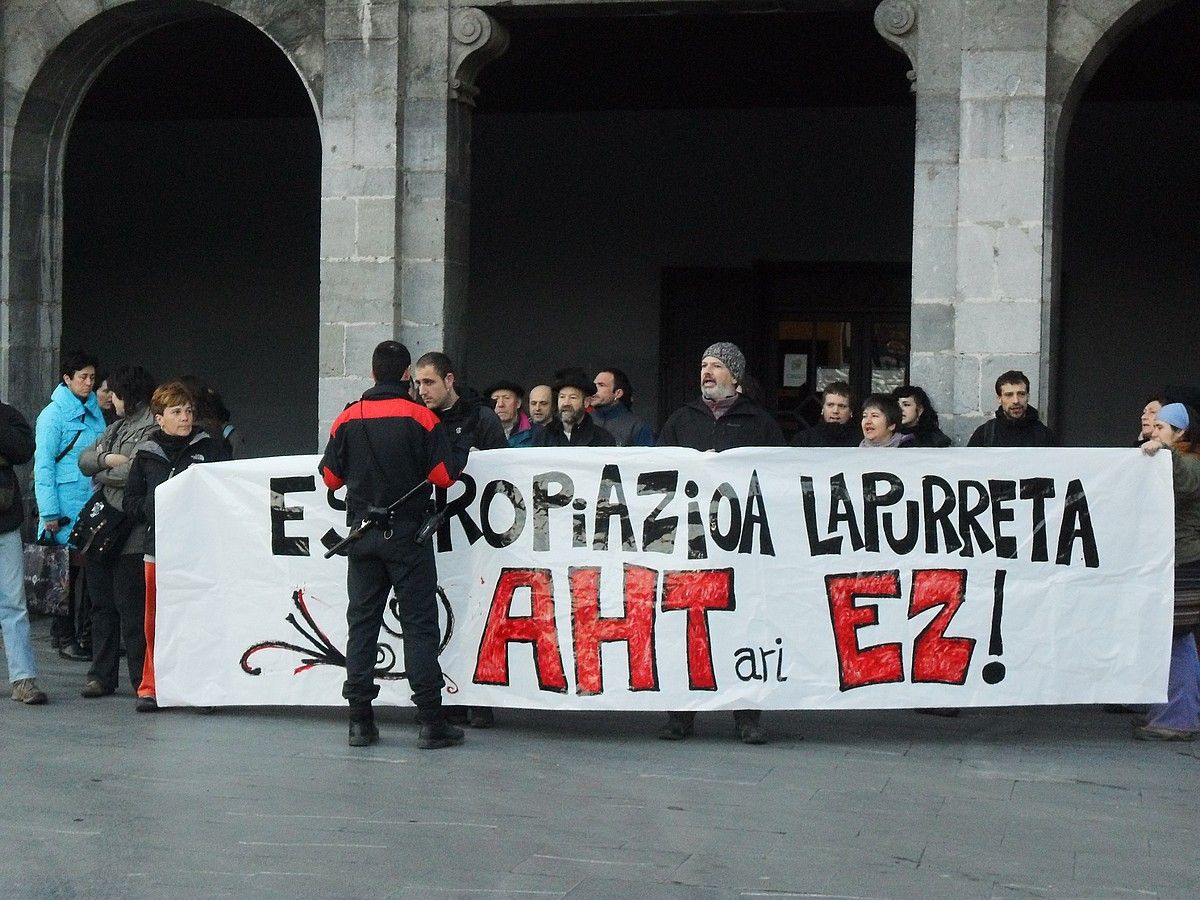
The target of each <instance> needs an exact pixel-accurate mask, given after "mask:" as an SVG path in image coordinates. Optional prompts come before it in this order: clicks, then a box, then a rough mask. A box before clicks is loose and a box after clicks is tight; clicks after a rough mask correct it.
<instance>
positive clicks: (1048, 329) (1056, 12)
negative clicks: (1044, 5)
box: [1040, 0, 1181, 397]
mask: <svg viewBox="0 0 1200 900" xmlns="http://www.w3.org/2000/svg"><path fill="white" fill-rule="evenodd" d="M1177 2H1181V0H1054V2H1052V4H1051V7H1050V21H1049V34H1048V47H1047V60H1046V170H1045V202H1044V206H1045V211H1046V212H1045V231H1044V243H1043V246H1044V247H1045V248H1047V250H1048V251H1049V252H1045V253H1043V255H1042V286H1043V294H1042V295H1043V296H1044V297H1047V298H1049V302H1048V303H1046V304H1044V306H1043V310H1044V311H1043V317H1044V321H1043V323H1042V325H1043V327H1042V354H1041V358H1042V371H1041V373H1040V375H1041V383H1042V384H1043V385H1046V391H1047V393H1048V394H1049V395H1050V396H1051V397H1053V396H1054V395H1055V393H1056V383H1057V373H1056V371H1055V367H1054V365H1053V364H1052V361H1053V360H1055V359H1056V358H1057V351H1058V346H1059V321H1060V318H1061V306H1060V304H1061V291H1062V284H1061V274H1060V265H1061V261H1062V228H1061V227H1060V223H1061V221H1062V208H1063V183H1064V178H1063V176H1064V174H1065V173H1064V168H1065V156H1066V149H1067V138H1068V136H1069V134H1070V131H1071V124H1072V121H1073V120H1074V117H1075V111H1076V109H1077V108H1078V106H1079V101H1080V98H1081V97H1082V96H1083V94H1084V92H1085V91H1086V90H1087V87H1088V85H1089V84H1090V83H1091V80H1092V76H1093V75H1094V74H1095V73H1096V70H1097V69H1099V68H1100V66H1101V65H1102V64H1103V63H1104V61H1105V60H1106V59H1108V56H1109V54H1110V53H1112V51H1113V49H1114V48H1115V47H1116V46H1117V45H1119V44H1120V43H1121V41H1123V40H1124V39H1125V38H1126V37H1127V36H1128V35H1129V34H1131V33H1132V32H1133V31H1134V30H1135V29H1136V28H1137V27H1138V26H1139V25H1141V24H1142V23H1143V22H1145V21H1147V20H1148V19H1151V18H1153V17H1154V16H1155V15H1157V14H1158V13H1160V12H1162V11H1163V10H1164V9H1167V8H1168V7H1170V6H1172V5H1174V4H1175V3H1177Z"/></svg>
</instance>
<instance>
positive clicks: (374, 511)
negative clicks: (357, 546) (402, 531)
mask: <svg viewBox="0 0 1200 900" xmlns="http://www.w3.org/2000/svg"><path fill="white" fill-rule="evenodd" d="M429 485H430V482H428V481H422V482H421V483H420V484H418V485H416V486H414V487H413V489H412V490H411V491H409V492H408V493H406V494H405V495H404V496H403V497H401V498H400V499H399V500H397V501H396V502H395V503H393V504H392V505H391V506H387V507H383V508H380V507H370V508H369V509H368V511H367V515H366V516H365V517H363V520H362V521H361V522H359V523H358V524H357V525H356V526H354V528H352V529H351V530H350V533H349V534H348V535H346V536H345V537H344V538H342V539H341V540H340V541H338V542H337V543H336V544H333V545H332V546H330V545H328V544H327V545H326V546H327V547H328V548H329V549H328V550H326V551H325V558H326V559H329V558H330V557H332V556H335V555H337V554H338V553H340V552H341V551H343V550H345V549H346V548H347V547H348V546H350V545H351V544H353V543H354V542H355V541H357V540H358V539H359V538H360V537H362V536H363V535H364V534H366V533H367V532H368V531H370V530H371V529H372V528H378V527H379V526H380V525H382V524H384V523H386V522H387V521H388V520H389V519H391V517H392V514H393V513H395V512H396V510H398V509H399V508H400V507H401V506H403V505H404V504H405V503H407V502H408V501H410V500H414V499H416V497H417V496H418V495H419V494H420V493H421V491H424V490H428V489H429ZM434 518H435V519H437V520H439V521H440V519H441V516H440V515H439V516H435V517H434ZM426 527H428V523H426V526H425V527H422V528H421V532H420V533H419V534H418V535H417V538H418V540H417V543H418V544H423V543H424V542H425V538H428V535H427V534H425V530H426ZM434 527H435V528H436V527H437V526H436V524H435V525H434ZM330 534H331V535H332V534H333V532H332V531H331V532H330Z"/></svg>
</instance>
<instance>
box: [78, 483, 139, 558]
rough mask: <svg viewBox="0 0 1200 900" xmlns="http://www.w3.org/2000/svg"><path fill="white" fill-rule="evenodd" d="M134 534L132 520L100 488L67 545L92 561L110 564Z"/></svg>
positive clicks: (86, 507) (86, 506)
mask: <svg viewBox="0 0 1200 900" xmlns="http://www.w3.org/2000/svg"><path fill="white" fill-rule="evenodd" d="M132 531H133V523H132V522H131V521H130V520H129V517H128V516H127V515H125V513H124V512H122V511H121V510H119V509H118V508H117V507H115V506H113V505H112V504H111V503H109V502H108V500H106V499H105V497H104V488H100V489H99V490H97V491H96V493H94V494H92V496H91V497H90V498H89V499H88V502H87V503H85V504H84V505H83V509H81V510H80V511H79V518H78V519H76V520H75V527H74V528H72V529H71V538H70V540H69V541H68V543H69V544H70V545H71V546H72V547H74V548H75V549H76V550H78V551H79V552H80V553H82V554H83V555H84V556H87V557H89V558H90V559H99V560H100V561H101V562H108V561H109V560H110V559H112V558H113V557H114V556H116V555H117V554H118V553H120V552H121V548H122V547H124V546H125V540H126V538H128V537H129V534H130V532H132Z"/></svg>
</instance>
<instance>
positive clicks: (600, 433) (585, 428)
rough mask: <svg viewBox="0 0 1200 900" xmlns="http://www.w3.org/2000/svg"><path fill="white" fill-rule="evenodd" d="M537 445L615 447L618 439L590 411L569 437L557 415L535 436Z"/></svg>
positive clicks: (535, 444)
mask: <svg viewBox="0 0 1200 900" xmlns="http://www.w3.org/2000/svg"><path fill="white" fill-rule="evenodd" d="M533 446H535V447H615V446H617V439H616V438H614V437H613V436H612V435H611V434H609V433H608V432H607V431H605V430H604V429H603V428H601V427H600V426H599V425H597V424H596V423H595V421H594V420H593V419H592V417H591V415H590V414H589V413H584V414H583V419H582V420H581V421H580V422H579V424H578V425H576V426H575V427H574V428H573V429H572V430H571V437H570V438H568V437H567V433H566V431H565V430H564V429H563V424H562V420H560V419H559V418H557V417H555V418H553V419H551V420H550V421H549V422H547V423H546V427H545V428H543V429H542V430H541V431H539V432H538V433H537V434H536V435H534V438H533Z"/></svg>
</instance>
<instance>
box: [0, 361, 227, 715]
mask: <svg viewBox="0 0 1200 900" xmlns="http://www.w3.org/2000/svg"><path fill="white" fill-rule="evenodd" d="M59 372H60V377H61V383H60V384H59V385H57V386H56V387H55V389H54V391H53V393H52V394H51V396H50V402H49V403H48V404H47V405H46V406H45V408H43V409H42V411H41V412H40V413H39V414H38V417H37V421H36V426H35V428H33V429H31V428H30V427H29V422H28V420H27V419H26V418H25V417H24V416H23V415H22V414H21V412H20V411H18V410H16V409H14V408H13V407H12V406H9V405H7V404H0V456H2V459H0V486H3V485H10V486H11V488H12V490H11V492H10V493H5V492H4V491H3V490H0V507H4V508H3V511H2V512H0V530H2V532H3V533H2V534H0V629H2V630H3V639H4V649H5V655H6V657H7V660H8V672H9V681H10V682H11V684H12V699H13V700H15V701H17V702H20V703H24V704H27V705H39V704H42V703H45V702H46V700H47V697H46V694H45V692H44V691H43V690H41V688H40V687H39V686H38V683H37V668H36V662H35V659H34V655H33V651H32V647H31V644H30V636H29V618H28V613H27V608H26V600H25V584H24V561H23V556H22V535H21V530H22V524H23V522H24V518H25V508H24V502H23V500H22V497H21V490H20V486H19V485H18V484H17V480H16V475H15V473H14V471H13V466H16V465H21V464H23V463H27V462H29V461H30V460H32V461H33V493H34V502H35V504H36V508H37V517H36V525H35V527H34V531H35V532H36V538H37V540H39V541H42V542H46V543H50V544H57V545H60V546H63V547H67V548H69V549H68V551H67V552H68V558H69V561H70V563H69V567H68V582H67V589H66V609H65V611H63V612H62V613H61V614H58V615H55V616H53V617H52V620H51V623H50V642H51V646H52V648H53V649H54V650H56V651H57V652H58V654H59V655H60V656H61V657H63V658H64V659H69V660H76V661H80V662H87V663H88V664H89V666H88V670H87V674H86V676H85V678H84V683H83V686H82V689H81V690H80V693H81V694H82V696H84V697H87V698H97V697H104V696H107V695H109V694H113V693H115V692H116V689H117V686H118V680H119V674H120V672H119V669H120V656H121V654H122V653H123V654H124V655H125V659H126V664H127V669H128V677H129V683H130V686H131V687H132V688H133V690H134V692H135V694H136V695H137V701H136V708H137V709H138V710H139V711H142V712H147V711H152V710H155V709H157V701H156V699H155V692H154V610H155V577H154V571H155V570H154V489H155V488H156V487H157V486H158V485H160V484H162V483H163V482H164V481H166V480H167V479H168V478H171V477H173V476H175V475H177V474H178V473H179V472H182V471H183V470H184V469H186V468H187V467H188V466H190V465H192V464H193V463H197V462H216V461H220V460H227V459H233V458H235V457H237V456H242V455H245V444H244V441H243V440H242V436H241V434H240V432H239V430H238V429H237V428H235V427H234V426H233V425H232V424H231V423H230V414H229V411H228V409H226V407H225V404H224V403H223V402H222V399H221V396H220V394H219V393H218V392H217V391H216V390H214V389H213V388H212V387H210V386H209V385H207V384H206V383H205V382H204V380H203V379H201V378H198V377H195V376H183V377H181V378H177V379H174V380H171V381H168V382H166V383H162V384H159V383H158V382H156V381H155V379H154V377H153V376H152V375H151V374H150V373H149V372H148V371H146V369H144V368H143V367H141V366H128V365H126V366H121V367H119V368H116V369H114V370H113V371H112V372H111V373H107V372H104V371H102V370H100V369H99V368H98V362H97V360H96V358H95V357H94V356H92V355H91V354H88V353H85V352H83V351H78V350H77V351H72V352H69V353H67V354H65V355H64V356H63V358H62V364H61V366H60V369H59ZM6 501H7V504H6ZM97 505H106V506H107V507H108V508H109V513H108V517H107V523H108V525H110V526H111V528H112V532H111V534H110V535H109V538H111V539H110V540H108V542H107V543H106V545H105V547H104V550H103V552H100V550H99V549H97V548H91V547H89V548H88V550H87V552H84V549H82V548H81V547H77V546H72V533H73V532H74V531H75V526H76V523H77V521H78V520H79V518H80V516H81V513H83V512H84V510H85V508H89V509H95V508H96V507H97ZM76 543H77V542H76Z"/></svg>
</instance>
